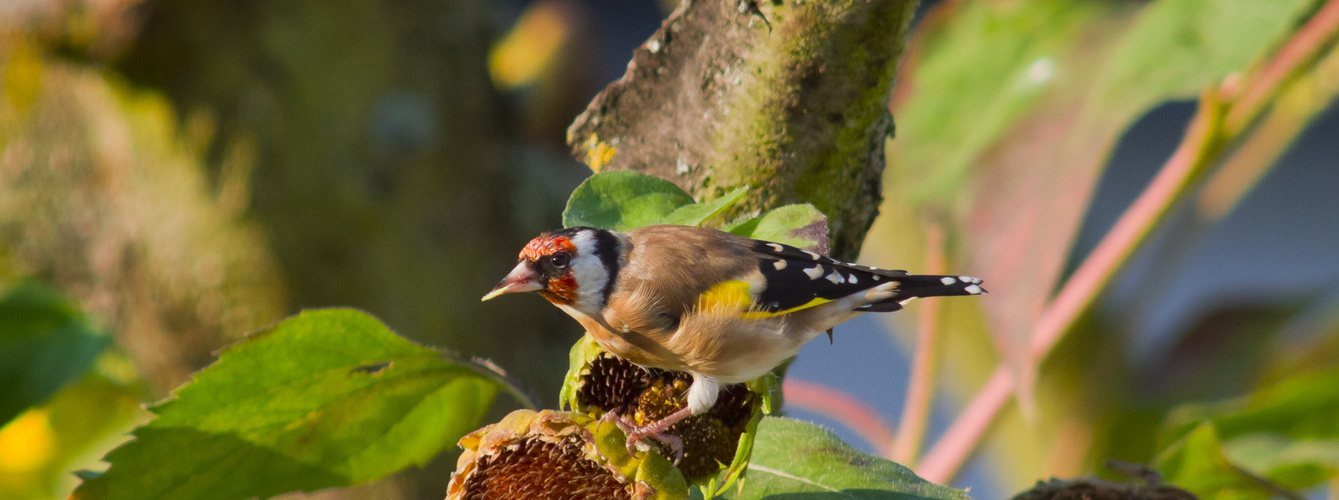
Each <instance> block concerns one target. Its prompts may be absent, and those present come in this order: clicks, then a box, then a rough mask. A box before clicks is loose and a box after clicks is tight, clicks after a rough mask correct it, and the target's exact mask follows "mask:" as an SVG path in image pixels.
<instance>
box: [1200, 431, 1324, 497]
mask: <svg viewBox="0 0 1339 500" xmlns="http://www.w3.org/2000/svg"><path fill="white" fill-rule="evenodd" d="M1223 453H1224V454H1225V455H1226V456H1227V457H1228V459H1230V460H1232V461H1233V462H1234V463H1237V464H1240V465H1241V466H1242V467H1243V468H1245V469H1248V470H1250V471H1252V472H1254V473H1255V474H1257V475H1260V476H1263V477H1265V478H1266V479H1269V480H1270V481H1272V482H1274V484H1277V485H1279V486H1282V487H1285V488H1291V489H1294V490H1301V489H1306V488H1310V487H1312V486H1315V485H1318V484H1320V483H1322V482H1324V481H1327V480H1330V479H1333V478H1335V477H1339V439H1307V440H1293V439H1289V438H1288V437H1286V436H1283V435H1280V434H1273V433H1256V434H1247V435H1245V436H1239V437H1237V438H1234V439H1231V440H1228V441H1227V442H1224V443H1223Z"/></svg>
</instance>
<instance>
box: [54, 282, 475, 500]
mask: <svg viewBox="0 0 1339 500" xmlns="http://www.w3.org/2000/svg"><path fill="white" fill-rule="evenodd" d="M476 369H477V368H473V367H469V366H466V365H464V364H462V363H458V362H454V361H452V360H450V359H448V357H446V356H444V355H443V354H441V353H439V352H437V351H434V350H432V349H428V348H425V347H421V346H418V345H415V344H414V343H412V342H409V341H408V340H405V339H404V338H401V337H399V336H397V335H395V334H394V333H392V332H391V331H390V329H388V328H387V327H386V326H385V325H383V324H382V323H381V322H380V321H378V320H377V319H375V318H373V317H371V316H369V315H367V314H365V313H362V312H359V311H355V310H349V309H327V310H316V311H307V312H304V313H302V314H300V315H298V316H295V317H292V318H289V319H287V320H284V321H283V322H281V323H279V324H278V325H275V326H274V327H272V328H270V329H268V330H266V331H264V332H261V333H259V334H256V335H253V336H252V337H250V338H248V339H247V340H246V341H244V342H241V343H239V344H237V345H234V346H232V347H231V348H229V349H228V350H227V351H225V352H224V353H223V354H222V355H220V356H219V360H218V361H217V362H215V363H214V364H213V365H210V366H209V367H208V368H205V369H204V370H202V371H201V372H200V373H198V374H197V375H196V376H195V378H194V380H193V381H192V382H191V383H189V384H187V385H185V386H183V387H182V388H180V389H179V390H178V391H177V393H176V395H175V396H174V397H173V398H171V399H168V400H166V401H164V402H163V403H161V404H159V405H157V406H155V407H153V408H152V411H153V412H154V413H156V414H157V418H156V419H154V420H153V421H151V422H150V423H148V424H146V425H144V426H142V427H140V428H139V429H137V430H136V431H135V432H134V435H135V440H134V441H131V442H129V443H127V444H125V445H123V446H121V447H120V448H117V449H116V450H113V451H112V452H111V453H109V454H108V455H107V456H106V457H105V459H104V460H106V461H108V462H111V464H112V465H111V468H109V469H108V470H107V472H106V473H104V474H102V475H101V476H99V477H96V478H93V479H90V480H87V481H85V482H84V483H83V484H81V485H80V486H79V488H78V489H76V490H75V493H74V496H73V498H76V499H118V498H127V499H131V498H135V499H138V498H192V499H204V500H209V499H242V498H252V497H260V498H268V497H271V496H274V495H278V494H280V493H285V492H289V491H297V490H302V491H313V490H317V489H322V488H328V487H333V486H345V485H351V484H358V483H362V482H366V481H370V480H373V479H376V478H380V477H383V476H386V475H388V474H390V473H392V472H395V471H397V470H400V469H403V468H405V467H408V466H410V465H422V464H425V463H427V461H428V460H430V459H431V458H432V457H434V456H436V455H437V454H438V453H440V452H441V451H442V450H443V449H445V448H446V447H448V446H451V445H452V444H453V443H454V442H455V441H456V440H457V439H459V438H460V437H461V436H462V435H464V434H465V433H466V432H469V431H471V430H473V429H474V428H475V427H477V426H478V424H479V421H480V419H481V418H482V416H483V414H484V412H485V411H486V410H487V409H488V407H489V405H490V404H491V402H492V400H493V397H494V395H495V394H496V392H497V390H498V385H497V383H496V382H495V381H494V380H493V379H492V378H490V377H487V376H485V375H483V374H481V373H479V372H477V371H476Z"/></svg>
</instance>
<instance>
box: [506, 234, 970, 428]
mask: <svg viewBox="0 0 1339 500" xmlns="http://www.w3.org/2000/svg"><path fill="white" fill-rule="evenodd" d="M519 260H520V262H519V263H518V264H517V265H516V267H515V268H514V269H512V270H511V272H510V273H509V274H507V276H506V277H505V278H503V279H502V281H501V282H499V283H498V284H497V286H496V287H494V288H493V290H492V291H491V292H489V293H488V295H485V296H484V297H483V300H489V299H492V298H494V297H497V296H499V295H503V294H508V293H519V292H538V293H539V295H541V296H542V297H544V298H545V299H548V301H549V302H551V303H553V304H554V305H556V306H558V308H559V309H562V310H563V311H564V312H566V313H567V314H568V315H570V316H572V317H573V318H575V319H576V320H577V322H579V323H581V326H583V327H585V329H586V331H587V332H588V333H589V334H590V335H591V336H592V337H593V338H594V339H595V341H596V342H597V343H599V344H600V346H601V347H603V348H604V349H605V350H608V351H609V352H611V353H613V354H615V355H617V356H620V357H622V358H624V359H627V360H628V361H631V362H632V363H635V364H638V365H641V366H643V367H648V368H663V369H668V370H678V371H683V372H688V373H689V374H691V375H692V377H693V383H692V384H691V386H690V387H689V389H688V405H687V407H686V408H683V409H681V410H679V411H676V412H675V413H673V414H671V415H670V416H668V417H665V418H664V419H661V420H659V421H656V422H652V423H650V424H647V425H645V426H641V427H631V426H630V424H628V423H627V422H623V423H621V425H623V426H624V427H631V428H628V429H625V430H629V431H630V432H629V433H628V446H629V448H632V447H633V446H634V445H635V444H636V443H637V442H639V441H641V440H642V439H645V438H647V437H655V438H657V439H660V440H662V441H664V442H666V443H667V444H669V445H670V446H671V447H672V448H674V452H675V453H676V454H678V453H681V451H680V450H681V446H677V445H678V443H677V440H676V439H673V438H672V436H665V435H663V434H662V432H663V431H664V430H665V429H667V428H669V426H671V425H673V424H674V423H675V422H678V421H680V420H682V419H684V418H686V417H688V416H690V415H698V414H701V413H705V412H707V411H708V410H710V409H711V407H712V405H713V404H715V402H716V397H717V394H718V393H719V391H720V388H721V386H722V384H734V383H741V382H747V381H749V380H753V379H755V378H758V377H760V376H762V375H763V374H766V373H767V372H768V371H770V370H772V368H775V367H776V366H777V365H779V364H781V363H782V362H783V361H785V360H786V359H788V358H790V357H792V356H795V354H796V353H798V352H799V350H800V346H801V345H803V344H804V343H805V342H808V341H810V340H813V339H814V337H817V336H818V335H820V334H822V333H823V332H825V331H829V330H830V329H831V328H832V327H834V326H836V325H838V324H840V323H842V322H844V321H847V320H849V319H851V318H854V317H856V316H859V315H861V314H863V313H866V312H889V311H896V310H898V309H901V308H902V305H903V304H905V303H907V301H910V300H911V299H915V298H919V297H935V296H947V295H978V294H983V293H986V291H985V290H983V289H982V288H981V280H980V279H978V278H973V277H970V276H925V275H920V276H917V275H909V274H907V272H906V271H890V270H885V269H877V268H873V267H866V266H861V265H857V264H850V263H846V262H839V261H836V260H833V259H830V258H827V257H824V256H822V255H819V254H817V253H814V252H811V251H807V250H801V249H799V248H795V247H792V246H788V245H782V244H780V243H773V242H768V241H761V240H754V239H749V238H745V237H741V236H737V235H734V234H730V233H727V232H724V231H719V230H716V229H708V228H700V227H692V226H667V225H662V226H648V227H643V228H639V229H633V230H631V231H627V232H616V231H609V230H603V229H595V228H589V227H573V228H568V229H563V230H561V231H554V232H550V233H544V234H541V235H539V236H538V237H536V238H535V239H533V240H531V241H530V242H529V244H527V245H526V246H525V248H524V249H522V250H521V255H520V259H519Z"/></svg>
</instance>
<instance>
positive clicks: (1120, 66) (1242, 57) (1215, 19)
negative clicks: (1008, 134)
mask: <svg viewBox="0 0 1339 500" xmlns="http://www.w3.org/2000/svg"><path fill="white" fill-rule="evenodd" d="M1313 5H1314V2H1313V1H1312V0H1272V1H1269V2H1260V1H1258V0H1180V1H1176V2H1154V3H1150V4H1148V6H1147V7H1145V8H1144V10H1143V11H1142V12H1140V13H1139V18H1138V20H1137V21H1136V22H1135V24H1134V25H1133V26H1132V27H1131V29H1130V30H1129V31H1127V32H1126V33H1125V34H1124V36H1122V38H1121V41H1120V44H1119V45H1118V46H1117V47H1116V49H1115V50H1114V52H1113V53H1112V54H1111V55H1110V61H1111V62H1110V64H1109V65H1108V67H1107V68H1106V70H1105V72H1104V73H1103V74H1102V77H1101V78H1099V79H1098V81H1099V82H1102V87H1101V88H1100V89H1098V90H1097V93H1098V98H1099V99H1100V104H1103V105H1107V106H1125V105H1128V104H1129V103H1130V100H1131V97H1134V96H1136V95H1147V96H1156V97H1157V98H1168V97H1172V98H1174V97H1181V98H1190V97H1194V96H1195V95H1196V94H1198V92H1200V90H1201V89H1203V87H1204V86H1205V85H1210V84H1212V83H1215V82H1216V81H1218V80H1220V79H1221V78H1223V76H1224V75H1227V74H1228V73H1231V72H1233V71H1241V70H1244V69H1246V68H1247V67H1248V66H1249V65H1250V64H1251V62H1252V61H1253V60H1255V59H1256V58H1257V57H1259V56H1260V55H1262V54H1263V53H1264V52H1265V51H1266V50H1268V49H1269V48H1270V47H1271V46H1273V45H1274V44H1275V43H1277V42H1278V40H1279V39H1280V37H1281V36H1283V35H1285V34H1287V33H1288V31H1289V30H1290V29H1292V28H1293V27H1294V26H1295V25H1296V23H1297V21H1298V19H1301V18H1303V15H1304V14H1305V13H1306V11H1307V9H1310V8H1312V7H1313ZM1140 100H1143V101H1145V103H1147V102H1148V101H1147V98H1144V99H1140ZM1144 105H1147V104H1144Z"/></svg>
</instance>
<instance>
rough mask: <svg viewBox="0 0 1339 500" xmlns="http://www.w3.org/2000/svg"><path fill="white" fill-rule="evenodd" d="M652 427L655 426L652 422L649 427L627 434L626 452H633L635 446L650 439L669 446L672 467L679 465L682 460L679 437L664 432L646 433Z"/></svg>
mask: <svg viewBox="0 0 1339 500" xmlns="http://www.w3.org/2000/svg"><path fill="white" fill-rule="evenodd" d="M653 425H655V423H654V422H653V423H651V424H650V425H647V426H644V427H640V428H637V429H634V430H633V431H632V432H630V433H628V445H627V446H628V452H630V453H631V452H632V451H633V450H635V449H637V444H638V443H641V442H642V440H644V439H646V438H652V439H655V440H657V441H660V442H662V443H665V446H669V448H670V454H671V455H673V456H674V465H679V461H680V460H683V440H682V439H679V436H675V435H673V434H669V433H667V432H664V431H660V432H648V430H647V429H649V428H650V427H651V426H653ZM643 444H645V443H643Z"/></svg>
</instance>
